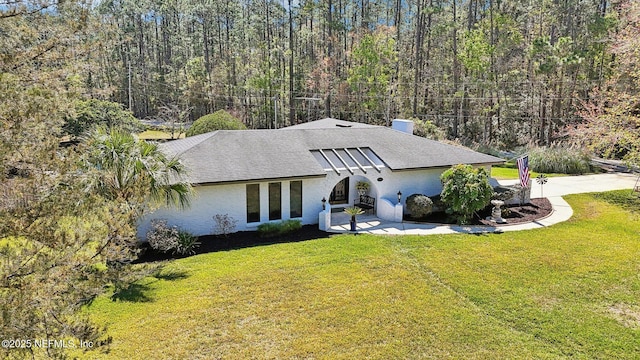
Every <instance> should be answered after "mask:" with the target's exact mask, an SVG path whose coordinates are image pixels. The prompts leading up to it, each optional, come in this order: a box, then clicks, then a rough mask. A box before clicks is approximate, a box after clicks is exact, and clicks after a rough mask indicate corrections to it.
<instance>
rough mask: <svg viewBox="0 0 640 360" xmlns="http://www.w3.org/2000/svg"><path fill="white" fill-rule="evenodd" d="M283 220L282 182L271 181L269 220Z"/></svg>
mask: <svg viewBox="0 0 640 360" xmlns="http://www.w3.org/2000/svg"><path fill="white" fill-rule="evenodd" d="M271 220H282V183H281V182H272V183H269V221H271Z"/></svg>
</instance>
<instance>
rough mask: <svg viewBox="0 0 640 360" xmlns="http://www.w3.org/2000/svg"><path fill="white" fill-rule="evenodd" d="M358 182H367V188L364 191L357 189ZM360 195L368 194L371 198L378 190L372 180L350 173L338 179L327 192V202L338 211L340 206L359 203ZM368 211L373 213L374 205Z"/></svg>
mask: <svg viewBox="0 0 640 360" xmlns="http://www.w3.org/2000/svg"><path fill="white" fill-rule="evenodd" d="M359 182H365V183H367V184H369V189H368V190H367V191H365V192H362V191H358V189H357V185H358V183H359ZM360 195H368V196H371V197H372V198H373V199H376V198H377V196H378V190H377V188H376V185H375V183H374V182H373V181H371V180H369V179H368V178H366V177H365V176H362V175H352V176H348V177H345V178H342V179H341V180H340V181H338V182H337V183H336V184H335V185H334V186H333V188H332V189H331V193H330V194H329V204H330V205H331V207H332V208H335V209H336V210H338V211H340V210H341V209H342V208H345V207H349V206H354V205H357V204H359V203H360ZM371 210H372V211H370V213H372V214H375V213H376V209H375V206H374V208H373V209H371Z"/></svg>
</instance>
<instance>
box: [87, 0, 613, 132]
mask: <svg viewBox="0 0 640 360" xmlns="http://www.w3.org/2000/svg"><path fill="white" fill-rule="evenodd" d="M96 11H97V13H98V15H99V17H100V21H101V22H102V23H104V24H108V25H111V26H112V27H111V31H112V32H113V34H112V38H111V40H112V41H111V42H109V43H106V44H105V48H104V49H102V50H103V51H104V53H103V57H102V59H101V61H102V64H101V65H102V66H101V67H100V72H99V73H98V74H95V76H94V77H92V81H93V84H94V86H96V87H99V88H111V89H113V90H114V93H113V96H114V99H115V100H117V101H118V102H121V103H123V104H125V105H126V106H127V107H129V108H130V109H131V110H132V111H133V112H134V114H135V115H136V116H138V117H140V118H145V117H153V116H154V115H155V114H156V112H157V109H158V108H159V107H160V106H163V105H167V104H174V105H179V106H182V107H190V108H191V109H192V118H198V117H199V116H201V115H204V114H207V113H211V112H213V111H215V110H218V109H227V110H230V111H231V112H232V113H234V114H235V115H236V116H238V117H240V118H241V119H242V120H243V121H244V122H245V123H246V124H247V125H248V126H249V127H255V128H273V127H282V126H285V125H289V124H295V123H300V122H306V121H307V120H314V119H317V118H321V117H325V116H327V117H335V118H340V119H345V120H352V121H359V122H369V123H378V124H388V123H389V120H390V119H393V118H396V117H401V118H408V117H417V118H420V119H423V120H431V121H433V122H434V123H435V124H437V125H438V126H441V127H444V128H446V129H447V130H448V135H449V136H450V137H452V138H461V139H464V140H466V142H468V141H474V142H501V143H505V144H514V143H518V142H521V141H522V139H525V138H526V139H532V140H535V141H537V142H538V143H541V144H548V143H549V142H551V141H553V140H554V139H556V138H557V137H559V136H563V135H564V134H565V130H564V129H565V126H566V125H568V124H571V123H572V122H575V121H576V113H575V111H576V106H578V105H579V102H580V101H581V100H586V99H588V98H589V96H590V90H591V89H592V88H594V87H598V86H599V85H601V84H602V83H603V81H604V79H606V77H607V75H608V73H609V72H610V68H609V63H610V60H611V56H612V55H611V54H609V53H607V41H608V37H609V31H610V30H611V29H612V28H613V27H615V25H616V23H617V20H616V19H617V13H616V11H615V9H613V10H612V5H611V4H610V1H608V0H535V1H534V0H528V1H527V0H524V1H500V0H453V1H444V0H380V1H374V0H300V1H291V0H282V1H278V0H275V1H274V0H257V1H256V0H199V1H180V0H169V1H158V0H156V1H154V0H136V1H132V0H107V1H103V2H102V3H101V4H100V5H99V6H98V7H97V8H96ZM518 136H520V139H519V138H518Z"/></svg>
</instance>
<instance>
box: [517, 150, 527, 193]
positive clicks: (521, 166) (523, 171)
mask: <svg viewBox="0 0 640 360" xmlns="http://www.w3.org/2000/svg"><path fill="white" fill-rule="evenodd" d="M517 163H518V176H519V177H520V185H522V187H523V188H527V187H529V155H525V156H523V157H521V158H519V159H518V161H517Z"/></svg>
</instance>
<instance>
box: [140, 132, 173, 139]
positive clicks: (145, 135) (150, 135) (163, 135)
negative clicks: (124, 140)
mask: <svg viewBox="0 0 640 360" xmlns="http://www.w3.org/2000/svg"><path fill="white" fill-rule="evenodd" d="M175 135H176V137H177V138H179V139H182V138H184V133H178V131H176V134H175ZM138 138H139V139H142V140H161V139H166V140H169V139H171V132H169V131H160V130H146V131H143V132H141V133H139V134H138Z"/></svg>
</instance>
